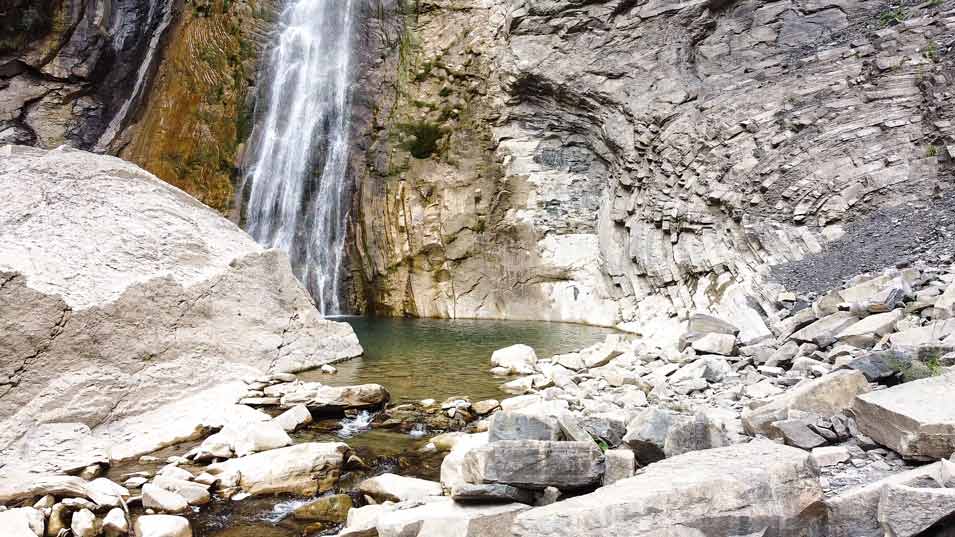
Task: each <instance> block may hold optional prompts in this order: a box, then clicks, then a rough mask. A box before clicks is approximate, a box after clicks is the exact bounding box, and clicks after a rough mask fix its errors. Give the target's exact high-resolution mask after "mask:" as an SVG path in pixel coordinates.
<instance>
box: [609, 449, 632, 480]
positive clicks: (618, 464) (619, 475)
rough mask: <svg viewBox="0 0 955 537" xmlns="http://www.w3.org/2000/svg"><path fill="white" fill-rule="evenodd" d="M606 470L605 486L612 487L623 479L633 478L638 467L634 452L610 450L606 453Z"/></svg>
mask: <svg viewBox="0 0 955 537" xmlns="http://www.w3.org/2000/svg"><path fill="white" fill-rule="evenodd" d="M604 457H606V462H605V464H606V469H605V470H604V478H603V486H605V487H606V486H607V485H612V484H614V483H616V482H617V481H620V480H621V479H627V478H628V477H633V472H634V470H635V469H636V467H637V460H636V457H635V456H634V453H633V451H631V450H629V449H608V450H607V451H605V452H604Z"/></svg>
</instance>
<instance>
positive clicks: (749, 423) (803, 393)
mask: <svg viewBox="0 0 955 537" xmlns="http://www.w3.org/2000/svg"><path fill="white" fill-rule="evenodd" d="M868 391H869V383H868V382H867V381H866V379H865V376H864V375H863V374H862V373H859V372H858V371H846V370H842V371H834V372H832V373H830V374H828V375H824V376H822V377H819V378H817V379H813V380H808V381H803V382H802V383H800V384H799V385H798V386H796V387H794V388H792V389H790V390H789V391H787V392H785V393H783V394H781V395H778V396H776V397H775V398H773V399H771V400H770V401H768V402H767V403H765V404H763V405H761V406H759V407H757V408H755V409H752V408H747V409H744V410H743V414H742V419H743V427H744V428H745V430H746V432H747V433H749V434H763V435H767V436H771V435H773V434H776V433H775V431H774V430H773V427H772V424H773V422H774V421H781V420H786V419H789V418H790V413H791V412H792V411H800V412H808V413H812V414H817V415H819V416H823V417H828V416H832V415H834V414H838V413H841V412H842V411H843V410H845V409H847V408H850V407H851V406H852V404H853V400H854V399H855V396H856V394H860V393H865V392H868Z"/></svg>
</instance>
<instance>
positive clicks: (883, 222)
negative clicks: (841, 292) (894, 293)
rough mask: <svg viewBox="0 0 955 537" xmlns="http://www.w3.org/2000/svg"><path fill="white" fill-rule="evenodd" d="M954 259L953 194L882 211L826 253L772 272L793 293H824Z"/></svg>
mask: <svg viewBox="0 0 955 537" xmlns="http://www.w3.org/2000/svg"><path fill="white" fill-rule="evenodd" d="M953 254H955V192H946V193H945V194H944V195H942V196H940V197H938V198H935V199H931V200H922V201H917V202H908V203H903V204H901V205H897V206H895V207H883V208H880V209H877V210H875V211H873V212H871V213H869V214H868V215H867V216H866V217H864V218H861V219H859V220H856V221H854V222H851V223H849V224H848V225H847V226H846V234H845V235H843V236H842V237H841V238H839V239H838V240H835V241H833V242H830V243H828V244H826V245H825V247H824V250H823V251H822V252H819V253H817V254H812V255H809V256H807V257H805V258H803V259H800V260H799V261H793V262H790V263H784V264H782V265H778V266H776V267H773V269H772V277H773V279H775V280H776V281H778V282H779V283H781V284H783V285H785V286H786V288H787V289H789V290H791V291H795V292H797V293H805V294H811V293H825V292H828V291H829V290H830V289H838V288H840V287H841V286H842V284H843V282H845V281H846V280H847V279H849V278H851V277H853V276H856V275H858V274H862V273H865V272H874V271H881V270H883V269H885V268H887V267H893V266H895V267H903V266H907V265H910V264H911V263H913V262H915V261H917V260H923V261H926V262H929V263H938V262H949V261H951V260H952V256H953Z"/></svg>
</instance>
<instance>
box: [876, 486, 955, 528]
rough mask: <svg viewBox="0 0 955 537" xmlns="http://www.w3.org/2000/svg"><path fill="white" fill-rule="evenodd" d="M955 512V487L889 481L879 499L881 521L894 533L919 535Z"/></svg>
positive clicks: (883, 526)
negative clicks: (919, 486) (898, 483)
mask: <svg viewBox="0 0 955 537" xmlns="http://www.w3.org/2000/svg"><path fill="white" fill-rule="evenodd" d="M952 513H955V489H940V488H916V487H907V486H905V485H887V486H886V487H885V488H884V489H882V497H881V498H880V499H879V522H881V523H882V528H883V529H885V532H886V535H891V536H892V537H915V536H916V535H919V534H921V533H922V532H923V531H925V530H927V529H928V528H930V527H932V525H934V524H935V523H936V522H938V521H939V520H941V519H943V518H945V517H947V516H949V515H951V514H952Z"/></svg>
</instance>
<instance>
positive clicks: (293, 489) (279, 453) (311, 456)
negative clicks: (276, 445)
mask: <svg viewBox="0 0 955 537" xmlns="http://www.w3.org/2000/svg"><path fill="white" fill-rule="evenodd" d="M347 452H348V446H347V445H346V444H343V443H341V442H326V443H321V442H308V443H304V444H297V445H294V446H289V447H285V448H280V449H273V450H269V451H263V452H261V453H256V454H254V455H248V456H246V457H239V458H237V459H231V460H228V461H225V462H220V463H217V464H213V465H210V466H209V467H208V468H206V471H207V472H208V473H209V474H211V475H213V476H216V477H218V478H219V479H220V480H221V482H220V486H223V487H229V486H234V487H237V488H239V489H242V490H244V491H246V492H248V493H250V494H278V493H281V492H290V493H296V494H314V493H316V492H324V491H326V490H328V489H330V488H331V487H332V486H333V485H334V484H335V482H336V481H337V480H338V476H339V474H340V472H341V467H342V463H343V462H344V457H345V454H346V453H347Z"/></svg>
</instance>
